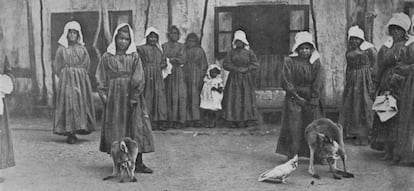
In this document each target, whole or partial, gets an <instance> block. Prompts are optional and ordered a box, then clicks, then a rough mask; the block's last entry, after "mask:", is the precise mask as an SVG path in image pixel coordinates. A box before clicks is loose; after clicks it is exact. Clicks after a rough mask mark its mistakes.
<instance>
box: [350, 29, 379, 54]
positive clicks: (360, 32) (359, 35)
mask: <svg viewBox="0 0 414 191" xmlns="http://www.w3.org/2000/svg"><path fill="white" fill-rule="evenodd" d="M364 36H365V35H364V31H363V30H362V29H361V28H359V26H353V27H351V28H349V30H348V40H349V39H351V37H357V38H359V39H361V40H363V42H362V43H361V45H359V48H360V49H361V50H366V49H369V48H373V47H374V45H373V44H371V43H369V42H367V41H365V37H364Z"/></svg>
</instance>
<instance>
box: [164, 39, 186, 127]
mask: <svg viewBox="0 0 414 191" xmlns="http://www.w3.org/2000/svg"><path fill="white" fill-rule="evenodd" d="M162 49H163V50H164V54H165V56H166V57H167V58H169V59H170V61H171V60H172V59H175V60H176V62H177V63H171V64H172V65H173V68H172V71H171V74H170V75H168V76H167V78H165V90H166V97H167V108H168V121H170V122H180V123H184V122H185V121H186V112H187V87H186V85H185V82H184V78H185V77H184V69H183V67H184V65H185V64H186V63H185V60H184V44H182V43H179V42H167V43H164V44H163V45H162Z"/></svg>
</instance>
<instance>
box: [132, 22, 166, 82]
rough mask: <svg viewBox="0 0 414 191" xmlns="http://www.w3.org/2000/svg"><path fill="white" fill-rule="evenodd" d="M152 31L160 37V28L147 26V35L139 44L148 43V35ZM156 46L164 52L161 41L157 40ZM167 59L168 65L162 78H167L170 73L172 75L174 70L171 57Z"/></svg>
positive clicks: (163, 71)
mask: <svg viewBox="0 0 414 191" xmlns="http://www.w3.org/2000/svg"><path fill="white" fill-rule="evenodd" d="M151 33H155V34H157V35H158V38H159V36H160V33H159V32H158V30H157V29H156V28H154V27H149V28H147V30H146V31H145V36H144V39H142V40H141V42H140V43H139V45H140V46H141V45H145V44H147V37H148V35H150V34H151ZM156 46H157V47H158V49H160V51H161V52H163V50H162V48H161V46H160V43H159V42H157V44H156ZM166 59H167V67H165V68H164V69H162V71H161V72H162V78H164V79H165V78H166V77H167V76H168V75H170V74H171V72H172V68H173V66H172V64H171V62H170V59H169V58H166Z"/></svg>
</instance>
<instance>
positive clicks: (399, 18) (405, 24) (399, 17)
mask: <svg viewBox="0 0 414 191" xmlns="http://www.w3.org/2000/svg"><path fill="white" fill-rule="evenodd" d="M390 25H397V26H399V27H401V28H403V29H404V30H405V31H406V32H408V31H409V30H410V26H411V19H410V17H409V16H408V15H406V14H405V13H394V14H392V17H391V19H390V20H389V21H388V23H387V25H386V26H385V33H386V34H387V35H389V33H388V27H389V26H390Z"/></svg>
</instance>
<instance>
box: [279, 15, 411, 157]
mask: <svg viewBox="0 0 414 191" xmlns="http://www.w3.org/2000/svg"><path fill="white" fill-rule="evenodd" d="M410 31H411V32H412V31H413V29H412V21H411V20H410V18H409V17H408V16H407V15H406V14H404V13H395V14H393V15H392V18H391V19H390V20H389V22H388V24H387V25H386V34H387V35H388V39H387V41H386V42H385V43H384V44H383V45H382V46H381V48H380V50H379V52H378V53H377V51H376V49H375V47H374V45H372V44H371V43H369V42H367V41H366V40H365V37H364V36H365V34H364V31H363V30H362V29H360V28H359V27H358V26H352V27H350V28H349V31H348V46H347V52H346V54H345V56H346V61H347V67H346V74H345V81H346V82H345V87H344V92H343V96H342V107H341V110H340V113H339V120H338V123H339V124H340V125H341V126H343V129H344V138H353V139H354V140H355V142H354V143H355V144H356V145H369V144H370V145H371V148H373V149H376V150H382V151H384V156H383V159H384V160H392V161H393V162H394V163H400V164H414V118H413V115H414V96H413V94H414V37H413V36H411V35H409V32H410ZM292 52H293V53H292V54H291V55H290V56H289V57H287V58H286V59H285V62H284V66H283V72H282V87H283V89H284V90H285V91H286V98H285V105H284V111H283V119H282V129H281V133H280V136H279V139H278V144H277V149H276V152H277V153H280V154H283V155H286V156H287V157H288V158H292V157H293V156H294V155H295V154H298V155H299V156H305V157H309V149H308V146H307V143H306V141H305V137H304V131H305V128H306V126H307V125H308V124H309V123H310V122H311V121H312V120H315V119H317V118H320V117H322V116H323V113H322V112H321V111H323V110H321V108H322V107H321V106H322V105H321V101H320V100H321V94H322V90H323V80H324V78H322V76H323V70H322V66H321V64H320V61H319V54H318V52H317V50H316V47H315V45H314V44H313V42H312V35H311V34H310V33H307V32H299V33H297V35H296V38H295V44H294V46H293V49H292ZM392 100H396V105H395V106H393V104H392V103H393V101H392ZM373 105H375V106H378V105H380V108H382V109H381V110H375V111H377V112H374V110H373V109H375V107H374V108H373ZM384 108H385V109H384ZM384 111H386V112H384Z"/></svg>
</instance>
